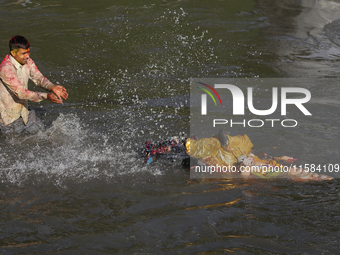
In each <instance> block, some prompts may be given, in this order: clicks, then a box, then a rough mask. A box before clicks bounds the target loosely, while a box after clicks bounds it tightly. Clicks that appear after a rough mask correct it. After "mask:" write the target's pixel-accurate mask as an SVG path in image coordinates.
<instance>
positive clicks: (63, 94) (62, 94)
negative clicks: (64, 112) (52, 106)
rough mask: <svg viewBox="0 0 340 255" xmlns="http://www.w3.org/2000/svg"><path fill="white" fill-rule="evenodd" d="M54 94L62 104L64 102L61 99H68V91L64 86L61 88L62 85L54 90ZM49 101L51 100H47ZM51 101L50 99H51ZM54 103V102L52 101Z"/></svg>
mask: <svg viewBox="0 0 340 255" xmlns="http://www.w3.org/2000/svg"><path fill="white" fill-rule="evenodd" d="M52 92H53V93H54V94H56V96H57V97H58V98H59V100H60V101H61V103H62V102H63V100H62V99H61V97H62V98H64V99H67V97H68V93H67V92H66V89H65V88H64V87H63V86H61V85H56V86H55V87H54V88H53V89H52ZM47 99H49V98H47ZM49 100H50V99H49ZM50 101H52V100H50ZM52 102H53V101H52ZM54 103H56V102H54Z"/></svg>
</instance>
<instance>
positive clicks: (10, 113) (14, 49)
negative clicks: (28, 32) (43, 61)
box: [0, 35, 68, 133]
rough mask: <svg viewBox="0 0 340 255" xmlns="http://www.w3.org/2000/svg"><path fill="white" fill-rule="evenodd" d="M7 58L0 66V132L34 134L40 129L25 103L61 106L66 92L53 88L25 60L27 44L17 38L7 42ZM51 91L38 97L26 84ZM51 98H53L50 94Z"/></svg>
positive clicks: (29, 59)
mask: <svg viewBox="0 0 340 255" xmlns="http://www.w3.org/2000/svg"><path fill="white" fill-rule="evenodd" d="M9 50H10V54H8V55H6V57H5V58H4V60H3V61H2V63H1V64H0V131H1V132H2V133H21V132H24V131H25V132H28V133H34V132H37V131H38V130H43V129H44V125H43V123H42V122H41V120H40V119H39V118H37V117H36V115H35V112H34V111H33V110H28V105H27V100H30V101H32V102H40V101H42V100H44V99H48V100H50V101H51V102H53V103H57V104H61V103H63V101H62V99H61V98H63V99H67V97H68V94H67V92H66V89H65V88H64V87H63V86H60V85H54V84H53V83H52V82H50V81H49V80H48V79H47V78H45V77H44V76H43V75H42V74H41V72H40V71H39V70H38V68H37V66H36V65H35V64H34V62H33V60H32V59H31V58H30V57H29V54H30V44H29V42H28V41H27V39H26V38H25V37H23V36H20V35H17V36H14V37H12V38H11V40H10V41H9ZM29 79H31V80H32V81H33V82H34V83H35V84H36V85H38V86H40V87H42V88H44V89H46V90H48V91H51V92H50V93H42V92H35V91H30V90H28V89H27V84H28V80H29ZM52 92H53V93H54V94H53V93H52Z"/></svg>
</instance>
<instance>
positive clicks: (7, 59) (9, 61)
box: [0, 54, 11, 66]
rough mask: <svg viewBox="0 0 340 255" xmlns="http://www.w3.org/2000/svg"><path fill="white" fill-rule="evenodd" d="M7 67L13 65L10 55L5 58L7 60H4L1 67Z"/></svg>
mask: <svg viewBox="0 0 340 255" xmlns="http://www.w3.org/2000/svg"><path fill="white" fill-rule="evenodd" d="M5 65H11V59H10V57H9V54H7V55H6V56H5V58H4V59H3V60H2V62H1V64H0V66H5Z"/></svg>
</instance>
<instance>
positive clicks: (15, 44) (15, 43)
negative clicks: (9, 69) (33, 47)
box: [9, 35, 30, 51]
mask: <svg viewBox="0 0 340 255" xmlns="http://www.w3.org/2000/svg"><path fill="white" fill-rule="evenodd" d="M29 47H30V43H29V42H28V40H27V39H26V38H25V37H23V36H21V35H16V36H13V37H12V38H11V40H9V51H12V50H18V49H24V50H27V49H28V48H29Z"/></svg>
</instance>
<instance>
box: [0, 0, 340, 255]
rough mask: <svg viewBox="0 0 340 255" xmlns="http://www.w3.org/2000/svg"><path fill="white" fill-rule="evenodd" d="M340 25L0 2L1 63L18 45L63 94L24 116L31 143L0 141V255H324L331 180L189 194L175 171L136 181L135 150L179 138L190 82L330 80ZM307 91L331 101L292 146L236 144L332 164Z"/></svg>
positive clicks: (256, 10) (287, 13)
mask: <svg viewBox="0 0 340 255" xmlns="http://www.w3.org/2000/svg"><path fill="white" fill-rule="evenodd" d="M339 11H340V1H327V0H300V1H298V0H285V1H282V0H281V1H279V0H271V1H267V0H258V1H255V0H242V1H231V0H219V1H217V0H212V1H198V0H195V1H192V0H187V1H181V0H178V1H171V0H163V1H160V0H158V1H156V0H150V1H144V2H142V1H122V0H121V1H118V0H117V1H109V0H102V1H98V2H93V1H77V0H68V1H65V0H53V1H46V0H19V1H17V2H15V1H8V0H2V1H0V31H1V36H0V53H1V56H3V57H4V56H5V55H6V54H7V53H8V48H7V45H8V41H9V39H10V38H11V37H12V36H13V35H16V34H20V35H24V36H25V37H27V38H28V40H29V41H30V43H31V57H32V59H33V60H34V61H35V62H36V64H37V65H38V67H39V69H40V71H42V73H43V74H44V75H45V76H46V77H48V78H49V79H50V80H51V81H52V82H55V83H59V84H62V85H64V86H65V87H66V88H67V90H68V92H69V95H70V96H69V99H67V100H66V101H65V102H64V104H63V105H55V104H50V103H49V102H42V103H38V104H36V103H31V104H30V106H31V108H33V109H34V110H35V111H36V112H37V114H38V115H39V117H40V118H41V119H42V120H43V122H44V123H45V124H46V126H48V127H49V128H48V129H47V130H46V131H45V132H41V133H38V134H35V135H31V136H27V135H12V136H6V137H5V136H1V137H0V142H1V147H0V178H1V182H0V210H1V213H0V253H1V254H117V253H119V254H179V253H184V254H197V253H199V254H220V253H231V252H234V253H235V254H291V253H297V254H336V253H338V250H339V246H340V242H339V237H340V235H339V233H340V227H339V220H340V214H339V209H340V205H339V195H340V193H339V187H340V184H339V180H338V179H335V180H333V181H327V182H294V181H283V180H246V179H223V180H216V179H207V180H206V179H199V180H195V179H190V175H189V171H188V169H187V168H185V167H184V166H182V165H181V163H180V162H155V163H154V164H152V165H150V166H145V165H144V162H143V157H142V155H141V154H140V148H142V147H143V145H144V143H145V141H148V140H150V141H155V140H160V139H163V138H165V137H167V136H172V135H177V134H178V133H180V132H185V133H189V132H190V121H189V116H190V108H189V103H188V102H189V94H190V86H189V84H190V78H191V77H194V78H308V79H315V80H322V79H325V78H332V79H338V77H339V74H338V71H339V67H340V64H339V63H340V62H339V59H340V43H339V38H340V37H339V36H340V32H339V31H340V29H339V24H340V23H339V22H338V20H337V19H338V18H339V15H338V14H339ZM30 86H31V87H30V88H31V89H32V90H39V89H38V88H36V87H34V85H33V84H30ZM311 88H312V90H313V91H314V92H315V93H317V94H322V93H323V92H324V91H325V90H327V91H328V92H329V94H331V95H333V98H332V100H328V101H327V100H326V102H325V101H324V102H323V104H322V106H323V108H322V109H321V110H320V111H321V113H322V116H324V118H323V119H322V123H321V124H320V119H319V120H318V121H316V122H315V123H313V122H312V123H311V126H313V127H314V128H311V127H304V128H305V130H307V131H306V132H302V133H299V136H298V137H297V138H295V137H294V138H290V134H291V132H285V131H284V130H281V131H280V130H277V129H269V130H266V131H265V133H261V132H259V131H258V130H256V132H255V131H252V130H249V129H248V130H246V131H247V132H246V131H245V130H238V133H242V132H244V133H245V132H246V133H247V134H248V136H249V137H250V139H251V140H252V142H253V143H254V145H255V147H256V148H259V149H258V151H259V152H261V151H269V152H270V153H272V154H275V155H276V156H279V155H283V154H288V155H290V154H294V155H290V156H294V157H296V158H298V160H299V161H300V162H301V163H310V162H312V159H313V158H314V159H315V158H316V159H318V160H320V162H321V163H323V164H325V163H340V162H339V156H338V155H339V154H338V152H339V151H340V147H339V145H338V142H337V141H338V137H339V134H340V132H339V131H340V128H339V127H340V125H339V123H340V122H339V121H340V118H339V102H338V100H337V99H338V97H337V95H339V91H338V89H337V87H336V86H335V87H334V86H333V87H332V88H327V89H325V87H320V86H319V87H315V86H314V87H313V86H312V87H311ZM314 92H313V93H314ZM318 109H320V108H318ZM323 114H324V115H323ZM233 132H234V131H233ZM236 134H237V133H236V132H234V133H233V135H236ZM264 135H268V136H269V137H270V139H263V136H264ZM310 137H313V138H314V139H315V141H316V142H317V144H315V145H314V146H311V145H308V140H309V138H310ZM275 138H276V140H275ZM299 141H300V142H299ZM280 143H281V145H280ZM318 143H320V144H321V145H322V146H321V147H318ZM325 144H326V145H327V144H328V146H325ZM305 145H308V146H305ZM319 155H321V156H320V157H318V156H319Z"/></svg>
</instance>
